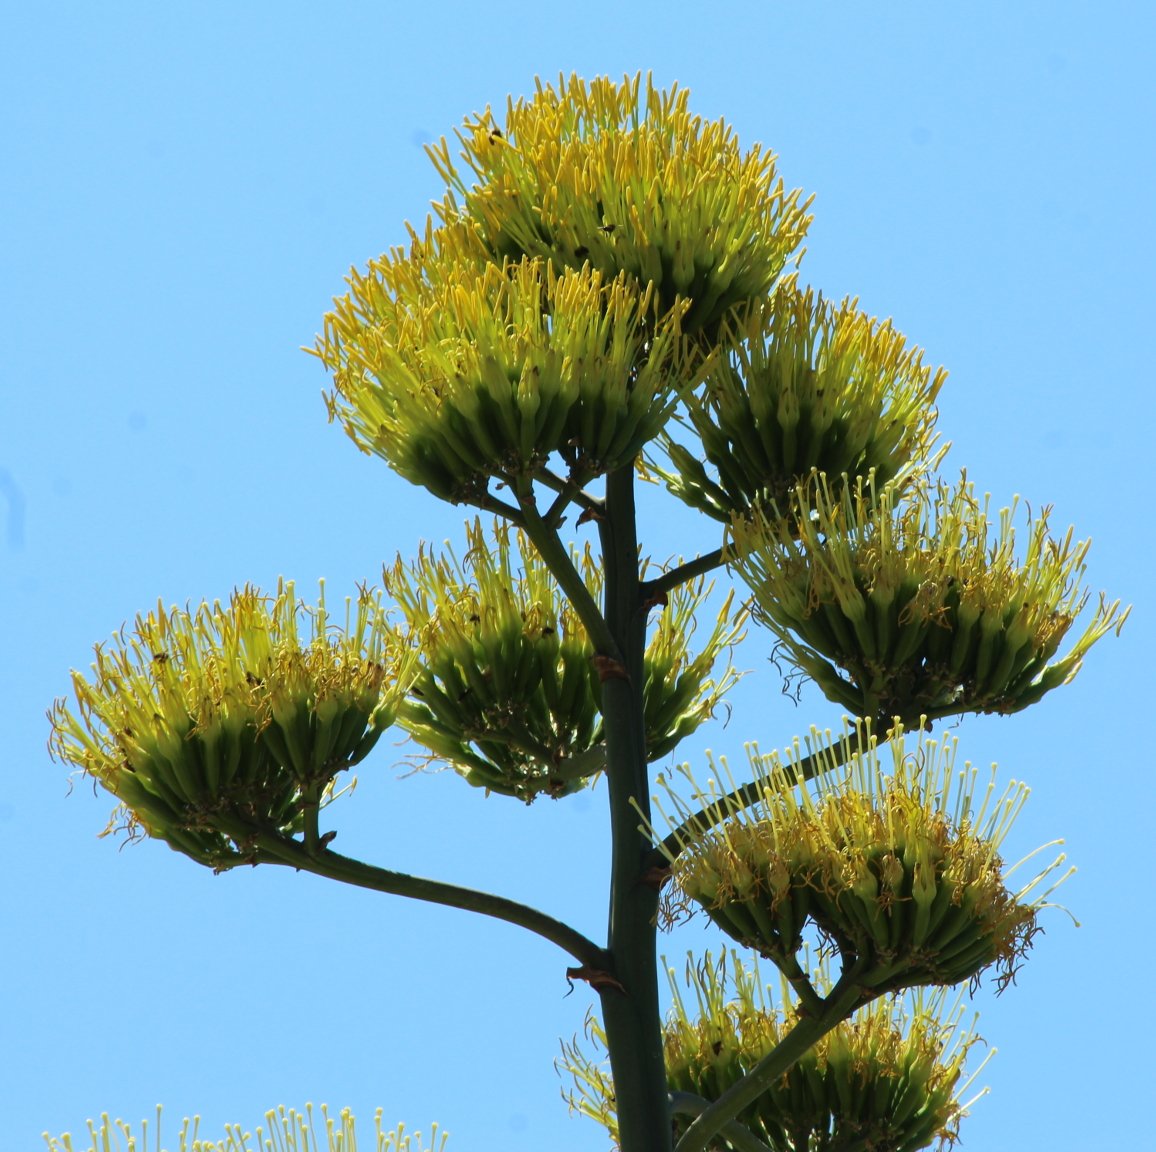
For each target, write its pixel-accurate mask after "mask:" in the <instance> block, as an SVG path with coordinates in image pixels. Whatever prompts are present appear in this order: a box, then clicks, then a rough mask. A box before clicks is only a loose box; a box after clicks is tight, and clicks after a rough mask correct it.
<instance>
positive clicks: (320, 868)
mask: <svg viewBox="0 0 1156 1152" xmlns="http://www.w3.org/2000/svg"><path fill="white" fill-rule="evenodd" d="M249 839H251V836H250V837H249ZM255 846H256V847H257V848H259V849H260V850H261V852H262V859H264V860H265V861H267V862H270V863H272V862H274V861H275V862H276V863H279V864H286V865H288V866H289V867H292V868H297V869H299V870H300V871H302V872H312V873H313V874H314V875H315V876H325V877H327V878H328V879H330V880H340V881H342V882H343V883H345V884H353V885H355V886H357V887H359V888H369V889H372V890H373V891H374V892H386V893H390V894H391V895H394V896H408V897H409V898H410V899H412V900H424V901H426V902H427V903H430V904H444V905H447V906H448V907H450V908H461V909H463V910H465V911H467V912H480V913H481V914H482V915H483V916H492V917H493V918H494V919H496V920H505V921H506V922H507V923H509V924H517V925H518V926H519V927H520V928H526V929H528V930H529V931H531V932H533V933H535V934H536V935H538V936H541V937H543V938H544V939H546V940H549V941H550V942H551V943H553V944H557V945H558V947H559V948H561V949H562V950H563V951H564V952H568V953H569V954H570V955H571V956H573V957H574V958H575V959H576V960H577V961H578V962H579V964H582V965H584V966H586V967H588V968H590V969H593V970H595V971H607V970H609V968H610V960H609V957H608V956H607V954H606V951H605V949H602V948H599V947H598V945H597V944H595V943H594V942H593V941H592V940H588V939H587V938H586V937H585V936H583V935H582V933H581V932H578V931H577V930H576V929H574V928H571V927H570V925H569V924H564V923H562V921H560V920H555V919H554V918H553V917H552V916H547V915H546V914H545V913H544V912H539V911H538V910H537V909H536V908H530V907H528V906H527V905H525V904H519V903H518V902H517V901H516V900H508V899H507V898H506V897H504V896H495V895H493V894H492V893H489V892H478V891H476V890H475V889H473V888H459V887H458V886H457V885H456V884H445V883H443V882H442V881H440V880H426V879H424V878H423V877H421V876H409V875H407V874H406V873H404V872H391V871H390V870H389V869H387V868H377V867H375V866H374V865H372V864H365V863H363V862H362V861H360V860H353V859H351V858H350V857H348V856H342V855H340V854H339V853H337V852H331V851H329V849H327V848H326V849H322V850H321V851H315V852H311V851H310V850H309V849H308V848H306V846H305V845H304V844H303V843H302V842H301V841H300V840H293V839H290V838H288V837H284V836H279V835H277V834H275V833H268V834H263V835H260V836H258V837H257V838H256V842H255Z"/></svg>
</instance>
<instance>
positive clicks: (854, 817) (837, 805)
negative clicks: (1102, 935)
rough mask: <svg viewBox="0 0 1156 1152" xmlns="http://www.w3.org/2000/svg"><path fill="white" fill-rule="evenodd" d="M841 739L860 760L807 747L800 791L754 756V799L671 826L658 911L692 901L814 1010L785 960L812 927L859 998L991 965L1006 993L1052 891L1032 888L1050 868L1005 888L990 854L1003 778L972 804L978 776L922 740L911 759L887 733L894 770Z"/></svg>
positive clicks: (792, 766) (1003, 802) (794, 959)
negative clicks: (672, 844) (806, 772)
mask: <svg viewBox="0 0 1156 1152" xmlns="http://www.w3.org/2000/svg"><path fill="white" fill-rule="evenodd" d="M855 735H856V741H855V745H856V747H857V748H858V749H859V750H858V751H852V747H851V738H850V734H849V733H844V735H843V738H842V740H841V741H840V742H839V743H838V744H831V743H823V744H820V745H819V747H818V750H817V753H816V755H817V756H818V758H819V761H820V764H821V768H820V771H819V774H818V775H817V776H816V777H815V778H814V780H813V781H811V782H808V781H806V780H805V779H804V778H803V775H802V773H801V771H800V770H799V763H800V762H799V760H798V758H797V756H792V757H789V758H788V763H787V764H786V765H784V764H783V763H782V761H781V760H780V759H779V757H778V756H777V755H775V754H771V755H770V756H765V757H764V756H759V755H758V753H757V750H756V751H753V752H752V754H751V757H750V761H751V769H752V772H753V775H754V781H755V783H754V788H755V790H756V791H757V792H758V793H759V798H758V800H757V801H756V802H754V803H747V804H744V805H743V806H741V807H739V806H737V805H733V806H732V807H733V810H732V811H731V813H730V815H729V816H728V817H727V818H726V819H725V820H723V821H722V822H721V823H719V824H718V826H717V827H715V828H713V829H710V830H707V829H706V828H695V826H694V819H693V817H692V818H691V820H690V822H689V823H683V824H682V825H681V828H682V831H681V832H680V833H679V839H680V840H681V844H680V851H678V853H677V856H676V857H675V858H674V860H673V869H672V890H671V894H670V895H669V896H668V911H669V912H670V913H671V914H676V913H677V911H678V910H679V909H680V908H682V907H685V906H686V901H690V902H692V903H693V904H696V905H698V906H701V907H702V908H703V909H704V910H705V911H706V913H707V915H708V916H710V918H711V919H712V920H713V921H714V922H715V923H716V924H717V925H718V926H719V927H720V928H721V929H722V930H723V931H724V932H726V933H727V934H728V935H729V936H731V937H733V938H734V939H735V940H737V941H739V942H740V943H741V944H743V945H744V946H746V947H748V948H753V949H755V950H756V951H758V952H760V953H761V954H762V955H764V956H767V957H769V958H770V959H771V960H773V961H774V962H775V963H776V964H777V965H778V966H779V968H780V969H781V970H782V971H783V972H784V973H785V974H786V975H787V976H788V978H790V979H791V980H792V982H793V983H794V985H795V987H796V990H797V991H798V992H799V994H800V995H801V996H803V998H804V1000H805V1001H808V1002H810V1003H812V1004H813V1003H814V1001H813V1000H812V992H811V989H809V988H808V980H809V977H808V975H807V974H806V973H805V972H804V971H803V969H802V968H801V967H800V964H799V959H798V957H799V953H800V950H801V949H802V948H803V942H804V932H805V930H806V929H807V928H808V926H812V925H813V926H814V927H815V928H817V929H818V931H819V933H820V934H821V936H822V937H823V939H824V940H825V941H826V942H827V943H828V945H829V946H831V947H832V948H833V949H834V950H835V951H836V952H837V953H838V954H839V956H840V957H841V960H842V964H843V968H844V971H853V972H854V980H855V985H856V987H857V988H858V989H859V1002H860V1003H865V1002H867V1001H868V1000H870V999H872V998H873V997H874V996H877V995H879V994H880V993H883V992H889V991H895V990H897V989H903V988H909V987H914V986H918V985H928V984H930V985H944V986H946V985H952V984H958V983H960V982H962V981H966V980H970V979H972V978H974V977H976V976H978V975H979V974H980V973H981V972H983V971H984V969H986V968H988V967H989V966H992V965H995V966H996V968H997V970H998V972H999V977H1000V981H1001V983H1006V981H1008V980H1009V979H1010V978H1011V976H1012V975H1013V974H1014V972H1015V968H1016V965H1017V964H1018V962H1019V961H1020V959H1021V958H1022V957H1023V955H1024V953H1025V952H1026V950H1027V948H1028V946H1029V944H1030V943H1031V940H1032V937H1033V935H1034V934H1035V932H1036V914H1037V912H1038V910H1039V908H1040V907H1041V906H1042V905H1043V903H1044V902H1045V900H1046V898H1047V896H1048V895H1049V894H1050V892H1051V890H1052V889H1053V888H1054V887H1055V884H1056V883H1059V880H1058V879H1056V880H1054V883H1052V884H1051V885H1050V886H1049V887H1047V888H1046V889H1045V888H1044V887H1043V882H1044V881H1045V880H1046V879H1047V878H1049V877H1053V874H1054V872H1055V870H1056V869H1057V868H1058V867H1059V865H1060V864H1061V863H1062V861H1063V859H1064V857H1063V856H1062V855H1060V856H1058V857H1057V858H1056V859H1055V860H1054V861H1052V862H1051V863H1050V864H1049V865H1047V866H1046V867H1045V868H1044V869H1043V870H1042V871H1041V872H1040V873H1039V874H1038V875H1036V876H1035V877H1034V878H1032V879H1030V880H1028V881H1027V882H1025V883H1023V884H1022V885H1020V886H1019V887H1015V888H1013V887H1009V874H1008V873H1007V872H1006V871H1005V869H1004V865H1003V861H1002V859H1001V857H1000V855H999V850H1000V846H1001V844H1002V842H1003V840H1004V838H1005V837H1006V835H1007V833H1008V831H1009V829H1010V827H1011V825H1012V822H1013V821H1014V819H1015V817H1016V815H1017V814H1018V812H1019V811H1020V809H1021V808H1022V806H1023V803H1024V801H1025V799H1026V797H1027V789H1026V788H1025V787H1024V786H1023V785H1022V784H1015V783H1014V782H1013V783H1012V784H1010V785H1009V786H1008V787H1007V788H1006V789H1005V790H1004V792H1003V793H1002V794H997V793H996V791H995V784H994V773H993V777H992V780H991V782H990V783H989V784H988V785H987V787H986V788H984V789H982V790H980V791H979V793H978V795H977V783H978V779H979V777H978V772H977V770H976V769H974V768H972V767H971V766H970V765H965V766H964V767H962V768H960V769H957V768H956V766H955V756H956V742H955V741H954V740H946V741H944V742H943V743H940V742H938V741H936V740H934V739H932V738H931V737H929V736H927V735H926V733H924V732H922V731H920V732H919V733H918V735H917V738H916V741H915V745H914V748H909V747H908V744H909V738H908V737H906V736H905V734H904V732H903V729H902V726H901V725H899V724H896V727H895V728H894V729H893V730H892V732H891V735H890V737H889V738H888V740H887V741H886V744H885V746H884V751H885V753H889V759H890V760H891V761H892V764H891V767H890V771H888V772H885V771H884V768H883V764H882V761H881V758H880V753H879V749H878V748H877V747H876V742H875V739H874V737H872V736H870V734H869V730H868V729H866V728H864V727H860V729H859V730H858V731H857V732H856V734H855ZM840 764H845V767H842V768H841V767H839V765H840ZM723 767H724V769H725V765H723ZM687 776H688V778H689V771H688V772H687ZM668 794H669V795H671V796H673V795H674V793H673V792H669V791H668ZM695 800H696V802H698V801H701V800H705V801H706V802H707V804H708V805H710V804H713V803H715V802H716V801H717V800H718V793H717V788H715V787H713V786H712V788H711V789H708V790H706V791H704V790H702V789H699V788H697V786H696V788H695ZM675 803H676V805H677V807H678V810H680V811H681V812H689V811H690V810H691V809H690V807H689V805H687V804H686V802H684V801H681V800H677V799H676V800H675ZM726 804H727V802H726V801H725V800H724V801H723V806H724V808H725V807H726Z"/></svg>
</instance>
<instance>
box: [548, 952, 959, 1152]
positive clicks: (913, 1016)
mask: <svg viewBox="0 0 1156 1152" xmlns="http://www.w3.org/2000/svg"><path fill="white" fill-rule="evenodd" d="M729 967H730V969H731V971H730V972H729V973H728V971H727V968H728V965H727V963H726V958H725V957H724V958H723V959H722V960H720V961H719V962H718V963H715V962H713V961H712V958H711V956H710V954H709V953H708V954H707V955H706V956H705V957H704V959H703V960H702V961H701V962H700V963H697V964H696V963H694V962H693V960H692V961H691V962H689V963H688V964H687V967H686V973H685V985H686V990H687V991H688V992H689V993H690V994H691V996H692V998H693V1001H694V1003H693V1005H692V1006H688V1004H687V997H686V996H685V995H684V992H683V989H682V988H681V987H680V984H679V982H678V981H677V980H676V978H675V973H674V970H673V969H668V976H669V979H670V986H671V990H672V992H673V1001H674V1003H673V1008H672V1010H671V1013H670V1015H669V1017H668V1018H667V1021H666V1024H665V1026H664V1028H663V1041H664V1049H665V1057H666V1075H667V1083H668V1085H669V1087H670V1091H671V1093H672V1101H673V1102H674V1105H675V1109H674V1111H675V1116H674V1128H675V1135H676V1137H677V1135H678V1134H680V1133H681V1132H682V1131H684V1130H685V1128H686V1127H687V1125H688V1124H689V1123H690V1120H691V1118H692V1116H691V1115H688V1114H687V1113H690V1112H691V1111H692V1109H691V1108H690V1107H687V1109H686V1111H685V1112H682V1113H681V1114H680V1104H681V1102H682V1101H683V1100H687V1101H702V1102H711V1101H714V1100H717V1099H718V1098H719V1097H720V1096H722V1095H723V1094H724V1093H725V1092H726V1091H727V1090H728V1089H730V1088H732V1087H733V1086H734V1085H735V1084H737V1083H738V1082H739V1081H740V1080H742V1079H743V1077H744V1076H746V1075H747V1074H748V1073H749V1072H750V1071H751V1070H752V1069H754V1068H755V1067H756V1066H757V1065H758V1064H759V1062H760V1061H761V1060H763V1059H764V1058H765V1057H767V1056H768V1055H770V1054H771V1053H772V1052H773V1051H774V1050H775V1048H776V1047H777V1046H778V1044H779V1043H780V1042H781V1041H782V1040H783V1039H784V1038H785V1037H786V1036H788V1035H789V1033H790V1031H791V1029H792V1027H793V1026H794V1025H795V1023H796V1022H797V1021H798V1020H799V1018H800V1008H799V1006H798V1004H797V1003H793V996H792V994H791V991H790V988H789V986H788V985H787V984H786V982H785V981H784V982H783V985H782V991H781V1003H782V1005H783V1007H777V1006H775V1004H774V1002H773V1000H772V998H771V996H770V995H769V989H765V988H764V986H763V985H762V983H761V980H760V977H759V971H758V967H757V965H752V966H751V967H750V968H747V967H745V966H744V964H743V962H742V961H741V960H740V959H739V957H738V956H737V955H734V954H732V955H731V959H730V964H729ZM692 1007H693V1008H694V1009H697V1010H696V1011H692V1010H691V1009H692ZM945 1008H946V1009H947V1010H946V1011H945ZM961 1018H962V1008H961V1005H960V1004H959V1003H958V1001H957V1002H956V1004H955V1006H954V1007H948V1006H947V1004H946V996H945V994H944V993H943V992H942V991H937V992H934V993H931V994H927V995H925V994H924V993H923V992H921V991H920V992H915V993H913V994H910V995H908V996H907V997H905V998H881V999H879V1000H876V1001H875V1002H874V1003H873V1004H871V1005H870V1006H868V1007H865V1008H861V1009H860V1010H859V1011H858V1012H857V1013H855V1015H853V1016H852V1017H850V1018H849V1019H848V1020H845V1021H843V1022H842V1023H840V1024H838V1025H837V1026H836V1027H835V1028H834V1029H833V1030H832V1031H830V1032H828V1033H827V1034H826V1035H825V1036H823V1037H822V1038H821V1039H820V1040H819V1041H818V1043H817V1044H815V1045H814V1046H813V1047H812V1048H811V1049H810V1050H809V1051H808V1052H807V1053H806V1054H805V1055H803V1056H802V1057H801V1058H800V1059H799V1060H798V1061H797V1062H796V1063H795V1064H794V1065H793V1066H792V1067H791V1068H790V1069H789V1070H788V1071H787V1072H785V1073H784V1074H783V1075H782V1076H781V1077H779V1078H777V1079H775V1080H774V1081H773V1082H772V1083H771V1084H770V1085H769V1087H768V1088H767V1090H766V1091H765V1092H763V1093H762V1094H760V1095H759V1096H758V1097H757V1098H756V1099H755V1101H754V1102H753V1103H752V1104H750V1105H749V1106H748V1107H747V1108H745V1109H744V1110H743V1111H742V1112H741V1113H739V1115H738V1116H737V1117H736V1119H737V1121H738V1123H739V1124H741V1125H742V1126H743V1127H744V1128H745V1129H746V1130H747V1132H749V1133H750V1134H751V1135H753V1136H754V1137H756V1138H757V1139H759V1140H761V1141H763V1142H764V1143H765V1144H766V1145H767V1147H769V1148H773V1149H805V1148H825V1149H840V1148H877V1149H887V1150H888V1152H916V1150H917V1149H921V1148H926V1147H929V1146H930V1145H932V1144H935V1145H936V1146H937V1147H945V1146H950V1144H952V1143H953V1142H954V1141H955V1139H956V1135H957V1130H958V1124H959V1120H960V1118H961V1117H962V1116H963V1115H964V1114H965V1112H966V1108H967V1104H966V1102H964V1101H962V1100H961V1099H960V1097H961V1095H962V1093H963V1092H964V1091H966V1090H967V1087H968V1085H970V1084H971V1083H972V1082H973V1081H974V1078H975V1075H976V1074H977V1073H978V1070H977V1072H976V1073H973V1074H972V1075H971V1076H970V1077H969V1078H968V1079H967V1080H964V1079H963V1072H964V1065H965V1063H966V1061H967V1057H968V1054H969V1052H970V1050H971V1049H972V1047H973V1046H974V1044H975V1043H976V1042H977V1040H978V1037H977V1036H976V1035H975V1034H974V1033H973V1032H972V1031H970V1030H969V1029H967V1028H964V1027H962V1025H961ZM587 1031H588V1034H589V1037H590V1039H591V1041H592V1042H593V1046H594V1048H595V1049H596V1050H605V1035H604V1033H603V1032H602V1030H601V1028H600V1027H599V1026H598V1025H597V1024H596V1023H595V1022H593V1021H591V1022H590V1023H589V1025H588V1029H587ZM562 1064H563V1065H564V1066H565V1067H566V1068H567V1069H568V1070H569V1071H570V1072H571V1074H572V1075H573V1076H574V1080H575V1089H574V1091H573V1092H571V1094H570V1101H571V1105H572V1106H573V1107H574V1108H576V1109H577V1110H579V1111H581V1112H583V1113H584V1114H586V1115H588V1116H590V1117H591V1118H593V1119H595V1120H597V1121H598V1122H599V1123H601V1124H603V1125H604V1126H605V1127H606V1128H608V1129H609V1130H610V1132H611V1135H612V1136H613V1135H615V1134H616V1132H617V1118H616V1115H615V1109H614V1097H613V1089H612V1085H611V1082H610V1076H609V1070H608V1069H607V1068H606V1067H605V1066H604V1065H603V1064H601V1063H596V1062H595V1061H594V1060H593V1059H591V1058H590V1057H589V1056H588V1055H586V1054H585V1053H584V1052H582V1051H581V1050H580V1048H579V1046H578V1044H577V1043H572V1044H566V1045H564V1046H563V1060H562ZM724 1140H725V1136H724V1134H721V1133H720V1137H719V1139H718V1142H717V1143H715V1144H712V1145H711V1146H712V1147H719V1148H722V1147H732V1146H733V1145H731V1144H727V1143H724Z"/></svg>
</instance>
